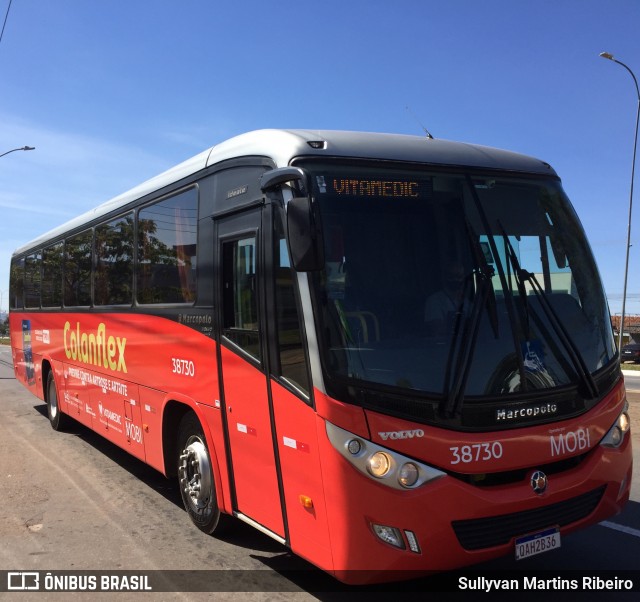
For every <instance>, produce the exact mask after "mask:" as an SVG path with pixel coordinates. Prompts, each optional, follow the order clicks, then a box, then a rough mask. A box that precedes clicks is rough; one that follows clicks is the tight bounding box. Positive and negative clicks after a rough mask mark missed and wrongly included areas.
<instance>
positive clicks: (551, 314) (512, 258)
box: [500, 225, 599, 399]
mask: <svg viewBox="0 0 640 602" xmlns="http://www.w3.org/2000/svg"><path fill="white" fill-rule="evenodd" d="M500 226H501V227H502V225H500ZM502 236H503V238H504V241H505V246H506V248H507V249H508V252H507V258H508V259H509V262H510V263H511V265H512V266H513V270H514V272H515V276H516V282H517V283H518V289H519V291H520V297H521V300H522V303H523V306H524V308H525V311H526V312H527V321H528V314H529V312H530V311H531V312H532V313H533V314H534V315H535V312H533V311H532V309H531V308H529V307H528V305H527V302H526V296H527V295H526V291H525V290H524V283H525V282H529V283H530V284H531V290H532V291H533V292H534V294H535V296H536V297H537V298H538V300H539V301H540V306H541V307H542V311H543V312H544V314H545V316H546V317H547V320H548V321H549V324H550V325H551V328H553V330H554V331H555V333H556V335H557V336H558V339H559V340H560V342H561V343H562V345H563V346H564V348H565V349H566V350H567V353H568V356H569V359H570V360H571V363H572V364H573V367H574V370H575V371H576V373H577V376H578V378H579V379H580V381H581V382H582V384H583V385H584V387H585V389H586V391H587V393H588V395H589V396H590V398H591V399H594V398H596V397H598V394H599V392H598V386H597V385H596V381H595V380H594V379H593V376H592V375H591V371H590V370H589V368H588V366H587V364H586V363H585V361H584V358H583V357H582V354H581V353H580V350H579V349H578V347H577V345H576V344H575V342H574V341H573V339H572V338H571V335H570V334H569V332H568V331H567V329H566V328H565V327H564V324H563V323H562V320H561V319H560V318H559V317H558V314H557V312H556V310H555V309H554V308H553V306H552V305H551V303H549V299H547V295H546V294H545V292H544V290H543V289H542V287H541V286H540V283H539V282H538V279H537V278H536V275H535V274H533V273H532V272H529V271H527V270H525V269H523V268H521V267H520V262H519V261H518V257H517V256H516V253H515V251H514V249H513V246H512V245H511V241H510V240H509V237H508V236H507V234H506V232H505V231H504V228H502Z"/></svg>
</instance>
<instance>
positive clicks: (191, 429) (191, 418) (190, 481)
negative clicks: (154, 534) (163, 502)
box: [176, 412, 230, 534]
mask: <svg viewBox="0 0 640 602" xmlns="http://www.w3.org/2000/svg"><path fill="white" fill-rule="evenodd" d="M177 443H178V444H177V446H176V449H177V456H178V457H177V463H178V482H179V487H180V495H181V496H182V503H183V504H184V507H185V509H186V511H187V513H188V514H189V518H190V519H191V521H192V522H193V524H194V525H196V527H198V529H200V530H201V531H204V532H205V533H208V534H213V533H214V532H215V533H220V532H221V531H223V530H224V528H225V527H226V526H227V522H228V519H230V517H229V516H228V515H226V514H222V513H221V512H220V509H219V507H218V502H217V500H216V488H215V483H214V480H213V466H212V464H211V456H210V455H209V450H208V448H207V442H206V439H205V436H204V432H203V430H202V426H201V425H200V422H199V421H198V418H197V417H196V415H195V414H194V413H193V412H189V413H188V414H185V416H184V417H183V418H182V421H181V422H180V427H179V428H178V442H177Z"/></svg>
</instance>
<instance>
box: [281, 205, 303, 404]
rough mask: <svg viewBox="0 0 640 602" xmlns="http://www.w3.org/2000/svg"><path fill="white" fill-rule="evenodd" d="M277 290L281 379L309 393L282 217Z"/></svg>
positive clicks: (292, 273)
mask: <svg viewBox="0 0 640 602" xmlns="http://www.w3.org/2000/svg"><path fill="white" fill-rule="evenodd" d="M274 227H275V238H274V243H275V248H274V266H275V288H276V313H277V326H278V355H279V358H280V375H281V376H283V377H284V378H285V379H286V380H288V381H289V382H291V383H292V384H293V385H295V386H296V387H297V388H298V389H300V390H302V391H304V392H305V393H307V394H308V393H309V377H308V372H307V362H306V358H305V353H304V347H303V340H302V326H301V320H300V316H299V315H298V308H297V304H296V295H295V280H294V271H293V269H292V268H291V265H290V262H289V253H288V251H287V243H286V240H285V235H284V226H283V224H282V217H281V216H280V215H277V216H276V217H275V223H274Z"/></svg>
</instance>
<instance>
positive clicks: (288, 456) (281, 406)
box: [271, 380, 333, 571]
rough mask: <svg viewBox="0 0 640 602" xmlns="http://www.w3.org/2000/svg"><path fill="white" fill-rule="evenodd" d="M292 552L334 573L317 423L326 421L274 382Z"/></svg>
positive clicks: (320, 423) (272, 388)
mask: <svg viewBox="0 0 640 602" xmlns="http://www.w3.org/2000/svg"><path fill="white" fill-rule="evenodd" d="M271 392H272V398H273V407H274V411H275V416H276V431H277V435H278V452H279V455H280V466H281V469H282V482H283V486H284V496H285V504H286V509H287V519H288V524H289V539H290V543H291V549H292V550H293V551H294V552H295V553H296V554H298V555H300V556H302V557H304V558H306V559H307V560H309V561H310V562H312V563H313V564H315V565H317V566H319V567H320V568H322V569H324V570H326V571H331V570H332V569H333V559H332V556H331V542H330V541H329V527H328V524H327V513H326V506H325V500H324V488H323V484H322V472H321V468H320V456H319V454H320V452H319V449H318V434H317V429H316V423H319V425H320V426H318V427H317V428H321V429H322V430H324V428H325V427H324V420H322V419H319V418H318V417H317V415H316V413H315V411H314V410H313V408H311V407H309V406H308V405H307V404H306V403H304V402H303V401H302V400H301V399H300V398H298V397H296V396H295V395H294V394H293V393H291V392H289V391H288V390H287V389H285V388H284V387H282V386H281V385H280V384H278V383H277V382H275V381H273V380H272V381H271Z"/></svg>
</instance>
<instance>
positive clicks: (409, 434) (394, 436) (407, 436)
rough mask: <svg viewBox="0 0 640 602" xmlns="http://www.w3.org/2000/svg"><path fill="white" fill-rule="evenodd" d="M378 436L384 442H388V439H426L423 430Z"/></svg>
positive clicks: (391, 432)
mask: <svg viewBox="0 0 640 602" xmlns="http://www.w3.org/2000/svg"><path fill="white" fill-rule="evenodd" d="M378 435H380V437H381V438H382V440H383V441H387V440H388V439H391V440H392V441H395V440H396V439H413V438H415V437H424V431H423V430H422V429H413V430H411V431H386V432H384V433H381V432H378Z"/></svg>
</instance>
